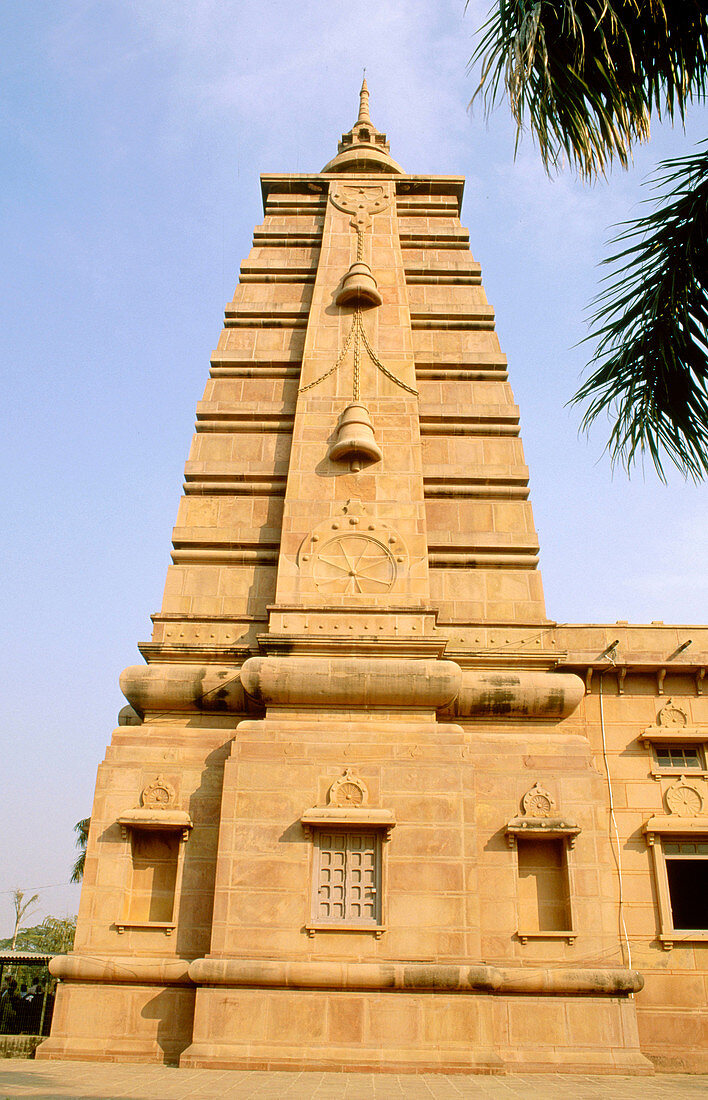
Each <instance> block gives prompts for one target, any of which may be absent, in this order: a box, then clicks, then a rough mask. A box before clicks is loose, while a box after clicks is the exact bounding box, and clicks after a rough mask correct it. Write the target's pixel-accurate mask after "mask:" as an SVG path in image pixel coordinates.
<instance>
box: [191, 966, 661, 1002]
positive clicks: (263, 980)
mask: <svg viewBox="0 0 708 1100" xmlns="http://www.w3.org/2000/svg"><path fill="white" fill-rule="evenodd" d="M189 976H190V978H191V980H192V981H193V982H194V983H195V984H196V985H226V986H251V987H256V988H259V987H260V988H263V987H266V988H279V989H350V990H354V989H359V990H377V991H381V992H386V991H391V992H395V991H400V992H407V993H415V992H424V991H428V992H433V991H435V992H444V993H479V992H482V993H502V994H506V993H528V994H541V995H542V994H546V995H548V996H558V995H559V994H564V993H565V994H571V995H588V996H595V997H597V996H608V997H618V996H629V994H631V993H636V992H638V991H639V990H640V989H641V988H642V987H643V985H644V979H643V978H642V976H641V974H639V973H638V971H636V970H623V969H619V968H618V969H612V970H610V969H599V968H598V969H593V970H582V969H572V968H558V969H557V970H553V969H550V968H544V967H534V968H533V969H528V970H526V969H523V968H521V967H496V966H486V965H484V964H482V963H476V964H474V963H473V964H471V965H464V964H462V965H457V964H449V963H430V962H380V963H346V962H345V963H340V962H308V961H305V960H303V961H302V962H300V961H285V960H284V961H280V960H277V961H276V960H273V959H217V958H204V959H195V960H194V962H193V963H190V966H189Z"/></svg>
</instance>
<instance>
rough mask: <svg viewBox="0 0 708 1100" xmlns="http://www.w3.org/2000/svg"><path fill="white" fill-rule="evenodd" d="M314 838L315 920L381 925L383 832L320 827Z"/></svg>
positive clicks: (313, 900) (320, 923) (313, 908)
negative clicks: (330, 829) (334, 829)
mask: <svg viewBox="0 0 708 1100" xmlns="http://www.w3.org/2000/svg"><path fill="white" fill-rule="evenodd" d="M314 841H315V851H314V856H315V860H314V882H313V899H312V919H313V922H314V923H315V924H317V925H351V926H358V927H362V926H367V925H368V926H371V927H373V928H375V927H377V926H378V925H380V923H381V839H380V834H379V833H378V832H349V831H346V832H344V831H342V832H340V831H337V832H335V831H329V830H324V829H322V830H320V829H318V830H316V831H315V836H314Z"/></svg>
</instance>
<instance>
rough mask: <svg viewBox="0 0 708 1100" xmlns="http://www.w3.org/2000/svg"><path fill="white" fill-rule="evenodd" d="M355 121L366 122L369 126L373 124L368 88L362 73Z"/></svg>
mask: <svg viewBox="0 0 708 1100" xmlns="http://www.w3.org/2000/svg"><path fill="white" fill-rule="evenodd" d="M364 74H366V69H364ZM357 122H368V123H369V125H370V126H371V125H373V123H372V122H371V115H370V114H369V89H368V86H367V83H366V75H364V79H363V80H362V82H361V91H360V92H359V117H358V119H357Z"/></svg>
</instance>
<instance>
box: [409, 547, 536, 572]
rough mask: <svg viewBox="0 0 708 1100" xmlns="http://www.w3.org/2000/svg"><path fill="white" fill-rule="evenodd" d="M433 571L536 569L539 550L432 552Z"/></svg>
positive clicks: (512, 548) (430, 561) (430, 560)
mask: <svg viewBox="0 0 708 1100" xmlns="http://www.w3.org/2000/svg"><path fill="white" fill-rule="evenodd" d="M428 565H429V567H430V568H431V569H536V567H537V565H538V550H524V549H523V548H521V547H519V548H516V547H504V548H502V549H499V550H488V549H480V550H432V549H431V550H430V552H429V554H428Z"/></svg>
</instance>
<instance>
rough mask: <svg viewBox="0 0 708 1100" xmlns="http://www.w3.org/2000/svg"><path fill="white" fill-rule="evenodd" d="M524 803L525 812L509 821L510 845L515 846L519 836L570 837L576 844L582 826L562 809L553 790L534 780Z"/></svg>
mask: <svg viewBox="0 0 708 1100" xmlns="http://www.w3.org/2000/svg"><path fill="white" fill-rule="evenodd" d="M521 805H522V808H523V813H522V814H519V815H518V816H517V817H512V818H511V820H510V821H508V822H507V824H506V830H505V832H506V841H507V844H508V845H509V847H510V848H513V847H514V845H515V844H516V838H517V837H519V836H527V837H558V838H561V837H566V838H567V840H568V845H569V847H571V848H572V847H573V845H574V844H575V838H576V836H577V835H578V833H579V832H580V826H579V825H577V824H576V823H575V821H573V820H571V818H569V817H566V816H565V814H560V813H559V812H558V807H557V806H556V802H555V799H554V798H553V795H552V794H551V793H550V791H547V790H546V789H545V787H541V786H540V785H539V784H538V783H534V785H533V787H531V789H530V790H528V791H527V792H526V794H525V795H524V797H523V798H522V800H521Z"/></svg>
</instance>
